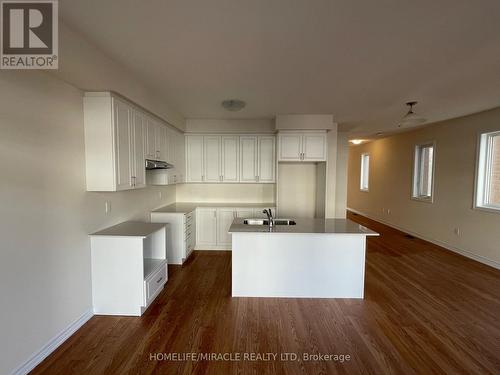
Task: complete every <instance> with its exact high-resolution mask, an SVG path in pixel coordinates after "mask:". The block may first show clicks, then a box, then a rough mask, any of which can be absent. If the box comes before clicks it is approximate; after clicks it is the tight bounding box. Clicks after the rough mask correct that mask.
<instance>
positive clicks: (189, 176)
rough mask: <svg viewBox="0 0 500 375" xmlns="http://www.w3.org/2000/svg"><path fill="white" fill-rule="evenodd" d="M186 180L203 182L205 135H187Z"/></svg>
mask: <svg viewBox="0 0 500 375" xmlns="http://www.w3.org/2000/svg"><path fill="white" fill-rule="evenodd" d="M186 181H187V182H203V137H202V136H201V135H188V136H186Z"/></svg>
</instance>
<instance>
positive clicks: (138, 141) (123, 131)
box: [83, 93, 145, 191]
mask: <svg viewBox="0 0 500 375" xmlns="http://www.w3.org/2000/svg"><path fill="white" fill-rule="evenodd" d="M83 105H84V128H85V129H84V130H85V167H86V183H87V190H88V191H118V190H127V189H136V188H141V187H144V186H145V165H144V144H145V139H144V137H145V133H144V128H145V118H144V115H143V114H142V113H141V112H140V111H138V110H137V109H136V108H135V107H134V106H133V105H132V104H130V103H128V102H127V101H125V100H123V99H121V98H119V97H117V96H114V95H112V94H110V93H88V94H86V95H85V97H84V101H83Z"/></svg>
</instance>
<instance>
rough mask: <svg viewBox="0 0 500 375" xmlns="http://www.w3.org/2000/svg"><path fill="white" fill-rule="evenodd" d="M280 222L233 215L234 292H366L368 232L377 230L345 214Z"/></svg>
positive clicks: (359, 294) (310, 294)
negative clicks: (346, 216)
mask: <svg viewBox="0 0 500 375" xmlns="http://www.w3.org/2000/svg"><path fill="white" fill-rule="evenodd" d="M261 222H262V221H261ZM276 223H282V224H285V223H286V225H274V226H273V227H272V228H270V227H269V226H268V225H266V224H267V222H263V224H262V225H259V222H258V221H257V220H255V221H251V220H248V219H239V218H238V219H235V220H234V221H233V223H232V225H231V227H230V228H229V232H230V233H231V234H232V295H233V297H290V298H363V296H364V279H365V251H366V237H367V236H378V233H376V232H374V231H372V230H370V229H368V228H366V227H364V226H362V225H359V224H357V223H355V222H353V221H351V220H347V219H294V220H293V221H291V222H288V221H286V220H281V221H280V220H279V219H276ZM290 224H291V225H290Z"/></svg>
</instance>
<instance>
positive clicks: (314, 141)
mask: <svg viewBox="0 0 500 375" xmlns="http://www.w3.org/2000/svg"><path fill="white" fill-rule="evenodd" d="M302 139H303V140H302V152H303V154H302V160H304V161H326V144H327V143H326V133H323V132H317V133H312V132H311V133H304V135H303V138H302Z"/></svg>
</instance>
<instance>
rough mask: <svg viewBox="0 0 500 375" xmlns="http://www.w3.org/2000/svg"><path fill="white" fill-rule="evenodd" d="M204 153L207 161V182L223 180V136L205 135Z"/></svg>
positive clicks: (205, 174)
mask: <svg viewBox="0 0 500 375" xmlns="http://www.w3.org/2000/svg"><path fill="white" fill-rule="evenodd" d="M203 154H204V163H205V165H204V166H205V168H204V170H205V173H204V176H205V178H204V181H205V182H221V181H222V174H221V168H220V164H221V163H220V161H221V157H220V156H221V137H219V136H204V137H203Z"/></svg>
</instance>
